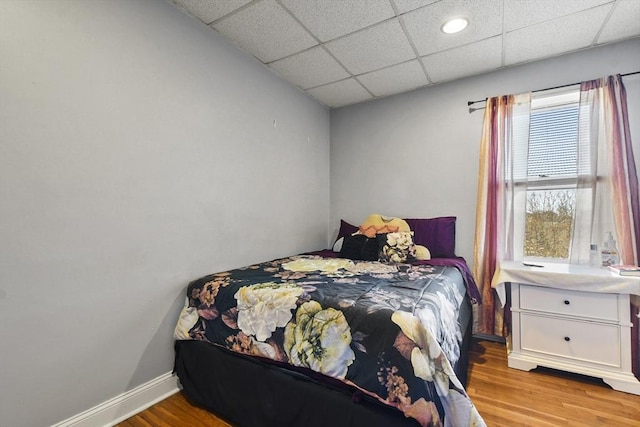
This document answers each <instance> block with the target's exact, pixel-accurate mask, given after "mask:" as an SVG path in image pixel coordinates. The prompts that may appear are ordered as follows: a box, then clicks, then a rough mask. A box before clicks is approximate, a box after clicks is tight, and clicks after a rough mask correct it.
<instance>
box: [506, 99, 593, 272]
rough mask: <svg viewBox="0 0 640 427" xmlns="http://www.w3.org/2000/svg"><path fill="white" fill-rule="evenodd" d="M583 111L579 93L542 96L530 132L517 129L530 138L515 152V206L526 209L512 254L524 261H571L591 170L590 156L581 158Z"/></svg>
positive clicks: (534, 106)
mask: <svg viewBox="0 0 640 427" xmlns="http://www.w3.org/2000/svg"><path fill="white" fill-rule="evenodd" d="M579 108H580V107H579V90H578V89H575V88H574V89H570V90H568V91H567V89H564V90H563V91H562V92H561V93H558V92H557V91H556V92H544V93H540V94H538V95H536V96H535V97H533V98H532V100H531V112H530V117H529V120H528V132H527V129H526V126H521V127H520V129H518V126H517V124H516V129H515V131H516V132H518V131H520V132H526V133H524V134H523V135H522V136H523V138H519V139H518V138H517V139H516V140H520V141H523V144H522V146H520V147H514V156H517V157H518V158H517V159H515V160H514V166H515V169H514V170H515V172H514V174H515V176H514V178H515V179H514V184H515V186H516V187H520V188H519V191H517V193H518V192H519V194H520V195H519V197H520V199H519V201H518V200H517V202H519V203H522V204H524V206H525V208H524V212H522V213H523V215H521V216H522V217H521V218H516V221H517V222H519V229H520V230H521V232H520V233H519V234H516V236H517V235H520V236H523V237H522V242H515V245H514V246H515V247H514V249H515V251H516V253H517V254H518V255H520V256H521V257H522V258H545V259H557V260H567V259H568V258H569V255H570V246H571V235H572V229H573V226H574V224H573V218H574V211H575V201H576V191H577V190H576V188H577V184H578V176H579V175H580V174H581V173H583V172H584V169H585V167H586V168H588V167H589V158H588V153H586V154H587V155H584V154H583V153H581V155H580V156H579V155H578V152H579V132H578V130H579V120H578V118H579V117H578V116H579ZM527 140H528V144H527ZM586 145H587V147H588V144H586ZM587 191H590V189H587ZM520 251H522V252H520Z"/></svg>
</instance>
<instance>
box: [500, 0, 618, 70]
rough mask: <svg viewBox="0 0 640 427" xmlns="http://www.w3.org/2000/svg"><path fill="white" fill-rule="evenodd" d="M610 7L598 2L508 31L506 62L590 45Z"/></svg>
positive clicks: (534, 57) (546, 55) (514, 62)
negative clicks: (588, 6) (592, 5)
mask: <svg viewBox="0 0 640 427" xmlns="http://www.w3.org/2000/svg"><path fill="white" fill-rule="evenodd" d="M610 10H611V5H608V4H607V5H604V6H598V7H595V8H592V9H587V10H585V11H583V12H579V13H575V14H572V15H568V16H564V17H562V18H558V19H553V20H551V21H546V22H543V23H541V24H537V25H533V26H531V27H527V28H523V29H521V30H516V31H512V32H510V33H507V35H506V39H505V40H506V41H505V43H506V45H505V65H513V64H518V63H521V62H527V61H533V60H536V59H540V58H545V57H550V56H554V55H558V54H561V53H563V52H571V51H575V50H578V49H583V48H586V47H589V46H590V45H591V44H592V43H593V41H594V40H595V38H596V35H597V34H598V30H599V29H600V28H601V26H602V24H603V23H604V21H605V18H606V17H607V15H608V13H609V11H610Z"/></svg>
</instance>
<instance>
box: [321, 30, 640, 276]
mask: <svg viewBox="0 0 640 427" xmlns="http://www.w3.org/2000/svg"><path fill="white" fill-rule="evenodd" d="M639 70H640V39H634V40H631V41H627V42H623V43H618V44H613V45H608V46H604V47H600V48H595V49H592V50H586V51H582V52H578V53H574V54H571V55H566V56H561V57H556V58H552V59H549V60H545V61H539V62H535V63H530V64H526V65H522V66H519V67H514V68H510V69H506V70H503V71H500V72H494V73H490V74H485V75H481V76H477V77H473V78H467V79H463V80H459V81H455V82H451V83H446V84H442V85H437V86H433V87H428V88H424V89H421V90H416V91H413V92H409V93H405V94H401V95H397V96H393V97H389V98H384V99H381V100H377V101H372V102H367V103H364V104H359V105H354V106H351V107H344V108H340V109H335V110H332V111H331V216H330V223H329V224H330V228H331V234H332V235H334V236H335V234H336V233H337V229H338V226H339V221H340V219H345V220H347V221H350V222H352V223H354V224H359V223H360V222H362V220H363V219H364V218H366V216H367V215H369V214H370V213H382V214H386V215H390V216H400V217H405V218H406V217H418V218H430V217H434V216H443V215H453V216H457V217H458V221H457V235H456V247H457V250H456V253H457V254H458V255H460V256H463V257H464V258H466V260H467V261H468V262H469V264H471V263H472V260H473V239H474V229H475V204H476V194H477V174H478V155H479V146H480V136H481V130H482V116H483V112H484V111H483V110H480V111H476V112H474V113H471V114H469V111H468V107H467V101H472V100H478V99H484V98H486V97H490V96H496V95H503V94H512V93H521V92H527V91H530V90H536V89H544V88H548V87H552V86H557V85H563V84H570V83H574V82H579V81H581V80H590V79H594V78H598V77H602V76H606V75H611V74H616V73H620V74H624V73H628V72H633V71H639ZM623 81H624V82H625V86H626V88H627V92H628V97H629V115H630V121H631V131H632V140H633V142H634V148H635V153H636V155H635V156H636V162H637V163H638V161H640V149H639V148H638V147H640V75H635V76H629V77H625V78H624V80H623ZM482 105H484V104H479V106H482Z"/></svg>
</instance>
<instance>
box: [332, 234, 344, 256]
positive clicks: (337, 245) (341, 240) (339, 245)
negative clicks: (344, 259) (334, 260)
mask: <svg viewBox="0 0 640 427" xmlns="http://www.w3.org/2000/svg"><path fill="white" fill-rule="evenodd" d="M342 243H344V237H341V238H339V239H338V240H336V242H335V243H334V244H333V252H340V251H341V250H342Z"/></svg>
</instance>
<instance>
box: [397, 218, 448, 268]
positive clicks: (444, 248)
mask: <svg viewBox="0 0 640 427" xmlns="http://www.w3.org/2000/svg"><path fill="white" fill-rule="evenodd" d="M405 221H407V224H409V228H411V231H413V242H414V243H415V244H416V245H422V246H426V247H427V249H429V252H431V257H432V258H455V256H456V254H455V250H456V217H455V216H441V217H438V218H426V219H405Z"/></svg>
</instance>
